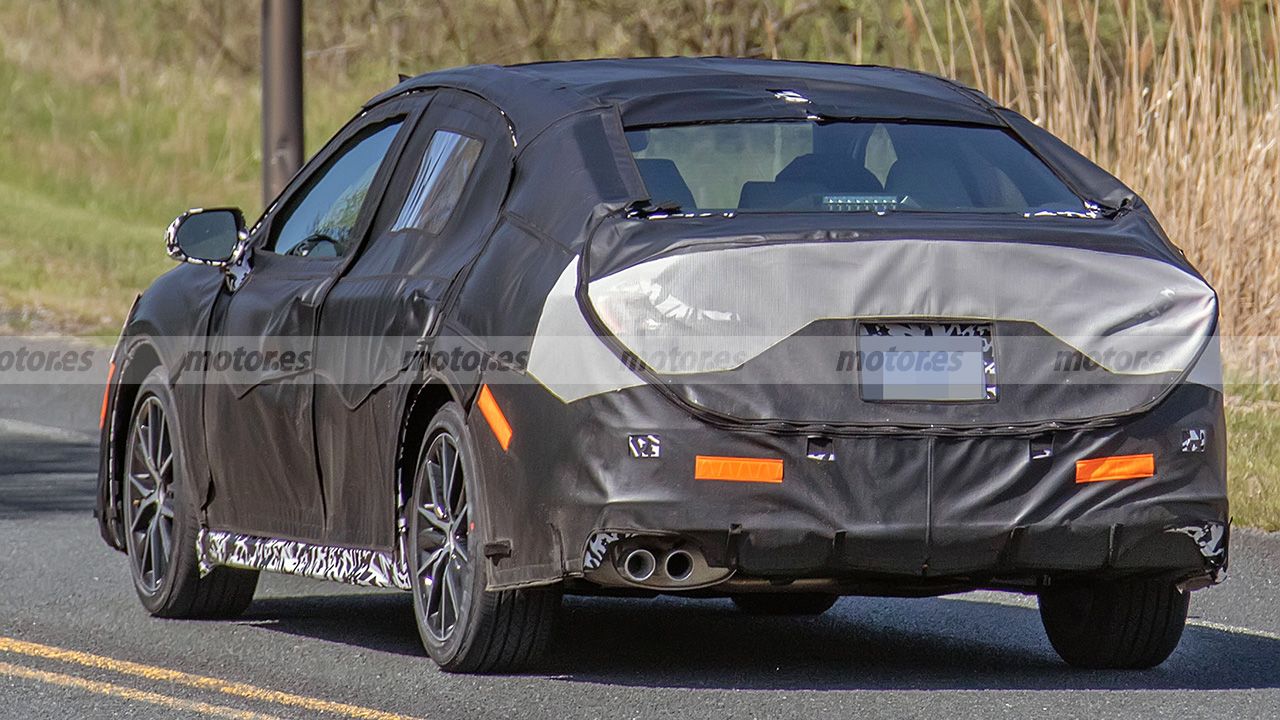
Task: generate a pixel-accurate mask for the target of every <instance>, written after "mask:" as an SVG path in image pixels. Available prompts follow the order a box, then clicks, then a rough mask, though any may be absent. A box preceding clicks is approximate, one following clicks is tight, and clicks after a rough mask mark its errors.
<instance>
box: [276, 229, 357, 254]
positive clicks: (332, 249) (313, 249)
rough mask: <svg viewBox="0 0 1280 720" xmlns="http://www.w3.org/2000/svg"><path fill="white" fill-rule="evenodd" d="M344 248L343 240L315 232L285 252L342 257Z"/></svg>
mask: <svg viewBox="0 0 1280 720" xmlns="http://www.w3.org/2000/svg"><path fill="white" fill-rule="evenodd" d="M344 249H345V248H344V247H343V245H342V243H341V242H339V241H337V240H334V239H333V238H331V237H329V236H328V235H325V234H324V233H315V234H314V235H311V236H309V237H307V239H305V240H303V241H302V242H300V243H298V244H297V245H294V246H293V247H291V248H289V252H287V253H285V254H286V255H296V256H298V257H341V256H342V252H343V250H344Z"/></svg>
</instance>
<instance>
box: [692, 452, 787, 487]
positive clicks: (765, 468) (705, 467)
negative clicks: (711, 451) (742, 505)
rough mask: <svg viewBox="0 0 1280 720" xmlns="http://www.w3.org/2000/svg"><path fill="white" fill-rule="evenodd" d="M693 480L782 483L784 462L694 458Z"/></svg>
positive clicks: (718, 457)
mask: <svg viewBox="0 0 1280 720" xmlns="http://www.w3.org/2000/svg"><path fill="white" fill-rule="evenodd" d="M693 479H694V480H726V481H729V482H759V483H780V482H782V460H779V459H775V458H743V457H720V456H716V455H699V456H697V457H696V458H694V463H693Z"/></svg>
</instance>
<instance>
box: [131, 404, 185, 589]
mask: <svg viewBox="0 0 1280 720" xmlns="http://www.w3.org/2000/svg"><path fill="white" fill-rule="evenodd" d="M130 433H131V436H130V440H129V454H128V458H127V460H126V476H127V477H128V478H129V482H128V486H127V488H126V490H125V498H124V500H125V518H126V520H125V521H126V523H127V526H128V528H129V535H128V544H129V557H130V558H131V559H132V561H133V569H134V572H135V574H136V577H137V579H138V583H139V585H140V586H141V588H142V589H143V590H144V591H146V592H147V593H148V594H150V595H154V594H155V593H157V592H159V591H160V588H161V586H162V585H163V584H164V578H165V573H166V572H167V571H168V569H169V555H170V550H171V548H172V547H173V515H174V497H173V443H172V441H171V439H170V437H169V426H168V423H167V422H166V419H165V412H164V406H163V405H162V404H161V402H160V399H159V398H158V397H156V396H154V395H151V396H148V397H147V398H146V399H145V400H143V401H142V404H141V405H139V406H138V410H137V412H136V413H134V418H133V426H132V428H131V429H130Z"/></svg>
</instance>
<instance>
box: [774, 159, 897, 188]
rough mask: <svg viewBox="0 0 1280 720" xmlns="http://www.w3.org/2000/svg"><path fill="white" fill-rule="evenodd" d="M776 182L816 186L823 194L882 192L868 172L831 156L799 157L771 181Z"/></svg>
mask: <svg viewBox="0 0 1280 720" xmlns="http://www.w3.org/2000/svg"><path fill="white" fill-rule="evenodd" d="M774 180H775V181H777V182H780V183H781V182H789V183H803V184H806V185H816V186H818V187H819V188H820V192H826V193H873V194H875V193H882V192H884V186H883V185H881V184H880V179H879V178H877V177H876V176H875V174H873V173H872V172H871V171H870V170H868V169H866V168H865V167H863V166H861V165H859V164H857V163H856V162H854V161H853V158H847V157H842V156H840V155H832V154H826V153H824V154H821V155H819V154H817V153H809V154H807V155H800V156H799V157H797V158H795V159H794V160H792V161H791V162H789V163H787V166H786V167H784V168H782V172H779V173H778V176H777V177H776V178H774Z"/></svg>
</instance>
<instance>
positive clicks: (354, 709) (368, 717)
mask: <svg viewBox="0 0 1280 720" xmlns="http://www.w3.org/2000/svg"><path fill="white" fill-rule="evenodd" d="M0 652H9V653H17V654H20V655H29V656H31V657H39V658H47V659H49V660H58V661H61V662H69V663H77V664H79V665H84V666H86V667H92V668H99V669H101V670H110V671H111V672H117V673H123V674H125V675H133V676H135V677H141V678H146V679H148V680H158V681H162V682H171V683H176V684H178V685H187V686H189V687H194V688H200V689H202V690H214V691H217V692H220V693H225V694H227V695H235V696H237V697H243V698H249V699H250V700H258V701H261V702H268V703H275V704H277V705H289V706H292V707H297V708H302V709H304V710H310V711H313V712H325V713H331V714H334V715H344V716H346V717H350V718H357V719H358V720H416V718H413V717H410V716H408V715H398V714H396V713H389V712H383V711H381V710H374V709H372V708H365V707H360V706H358V705H346V704H344V703H338V702H331V701H329V700H321V699H319V698H312V697H307V696H305V695H293V694H290V693H284V692H279V691H277V690H267V689H265V688H260V687H257V686H254V685H249V684H247V683H240V682H232V681H230V680H221V679H219V678H212V677H205V676H203V675H192V674H190V673H184V672H181V671H178V670H170V669H169V668H162V667H156V666H154V665H143V664H141V663H135V662H129V661H128V660H117V659H115V658H109V657H103V656H102V655H92V654H90V653H86V652H80V651H79V650H66V649H63V648H58V647H53V646H52V645H41V644H39V643H33V642H27V641H25V640H17V639H15V638H8V637H0Z"/></svg>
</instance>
